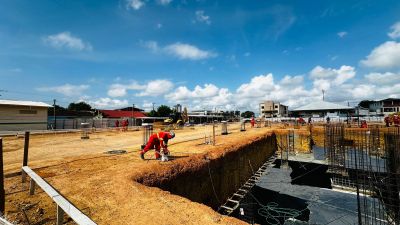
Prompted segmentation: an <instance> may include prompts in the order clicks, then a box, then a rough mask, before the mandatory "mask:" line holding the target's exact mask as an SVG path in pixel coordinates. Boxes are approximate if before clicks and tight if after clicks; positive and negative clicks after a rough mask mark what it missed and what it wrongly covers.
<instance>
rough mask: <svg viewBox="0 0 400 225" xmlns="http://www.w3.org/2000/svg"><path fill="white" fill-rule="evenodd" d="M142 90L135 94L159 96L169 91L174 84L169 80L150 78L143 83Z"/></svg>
mask: <svg viewBox="0 0 400 225" xmlns="http://www.w3.org/2000/svg"><path fill="white" fill-rule="evenodd" d="M144 86H145V87H144V89H143V91H141V92H140V93H138V94H136V95H137V96H159V95H163V94H165V93H167V92H169V91H170V90H171V89H172V88H173V87H174V84H173V83H172V82H171V81H169V80H152V81H149V82H148V83H147V84H146V85H144Z"/></svg>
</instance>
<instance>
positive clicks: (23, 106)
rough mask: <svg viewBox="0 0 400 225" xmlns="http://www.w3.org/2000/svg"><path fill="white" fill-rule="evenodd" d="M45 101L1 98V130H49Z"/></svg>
mask: <svg viewBox="0 0 400 225" xmlns="http://www.w3.org/2000/svg"><path fill="white" fill-rule="evenodd" d="M48 107H51V106H50V105H48V104H46V103H43V102H32V101H14V100H0V131H22V130H47V109H48Z"/></svg>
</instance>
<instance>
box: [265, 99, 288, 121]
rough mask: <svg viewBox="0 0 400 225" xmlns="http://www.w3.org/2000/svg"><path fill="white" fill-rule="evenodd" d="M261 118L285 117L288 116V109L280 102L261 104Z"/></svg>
mask: <svg viewBox="0 0 400 225" xmlns="http://www.w3.org/2000/svg"><path fill="white" fill-rule="evenodd" d="M259 111H260V117H264V118H270V117H285V116H288V107H287V106H286V105H283V104H281V103H279V102H274V101H264V102H262V103H260V104H259Z"/></svg>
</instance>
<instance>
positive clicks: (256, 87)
mask: <svg viewBox="0 0 400 225" xmlns="http://www.w3.org/2000/svg"><path fill="white" fill-rule="evenodd" d="M274 88H275V85H274V76H273V75H272V73H269V74H267V75H260V76H255V77H253V78H252V79H251V81H250V83H245V84H242V85H240V86H239V88H238V89H237V93H238V94H239V95H240V96H242V97H249V98H252V97H262V96H264V95H266V94H267V93H268V92H271V91H273V90H274Z"/></svg>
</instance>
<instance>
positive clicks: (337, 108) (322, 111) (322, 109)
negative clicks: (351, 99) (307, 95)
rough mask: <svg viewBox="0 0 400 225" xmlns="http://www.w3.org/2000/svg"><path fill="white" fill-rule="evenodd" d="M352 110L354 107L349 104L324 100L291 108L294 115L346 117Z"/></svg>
mask: <svg viewBox="0 0 400 225" xmlns="http://www.w3.org/2000/svg"><path fill="white" fill-rule="evenodd" d="M353 111H354V109H353V108H352V107H350V106H344V105H339V104H336V103H332V102H326V101H315V102H312V103H310V104H308V105H305V106H302V107H299V108H297V109H294V110H292V114H293V116H296V117H297V116H301V117H326V116H329V117H338V116H339V117H347V116H348V115H349V114H351V112H353Z"/></svg>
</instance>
